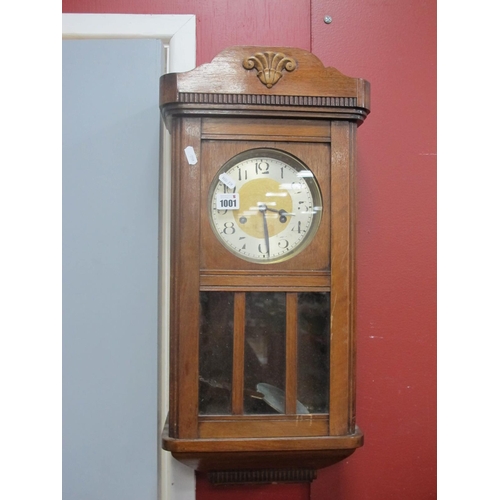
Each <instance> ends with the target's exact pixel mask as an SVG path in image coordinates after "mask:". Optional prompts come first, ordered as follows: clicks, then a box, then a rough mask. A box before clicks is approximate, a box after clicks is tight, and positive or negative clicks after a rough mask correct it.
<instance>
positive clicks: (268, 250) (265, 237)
mask: <svg viewBox="0 0 500 500" xmlns="http://www.w3.org/2000/svg"><path fill="white" fill-rule="evenodd" d="M259 210H260V211H261V213H262V218H263V220H264V240H265V242H266V250H267V252H266V253H267V256H268V257H269V256H270V255H271V249H270V247H269V229H268V227H267V219H266V211H267V210H268V208H267V206H266V205H261V206H260V207H259Z"/></svg>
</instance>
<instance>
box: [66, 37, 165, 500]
mask: <svg viewBox="0 0 500 500" xmlns="http://www.w3.org/2000/svg"><path fill="white" fill-rule="evenodd" d="M160 71H161V44H160V42H159V41H157V40H71V41H70V40H65V41H63V117H62V118H63V221H62V222H63V287H62V291H63V499H64V500H90V499H92V500H101V499H102V500H114V499H116V500H118V499H119V500H129V499H130V500H138V499H141V500H147V499H150V500H154V499H156V497H157V449H158V446H157V357H158V348H157V346H158V339H157V282H158V165H159V121H160V117H159V110H158V79H159V76H160Z"/></svg>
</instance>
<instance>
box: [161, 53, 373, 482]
mask: <svg viewBox="0 0 500 500" xmlns="http://www.w3.org/2000/svg"><path fill="white" fill-rule="evenodd" d="M253 60H258V61H260V62H261V63H262V62H263V64H267V63H269V64H272V61H278V63H279V61H283V60H285V63H284V64H282V65H281V66H280V65H279V64H278V63H276V64H277V65H275V68H274V73H273V72H272V71H270V70H269V68H268V70H269V71H267V75H268V76H266V72H265V71H261V72H258V71H257V68H256V67H255V63H252V61H253ZM249 61H250V62H249ZM266 61H267V62H266ZM290 61H291V62H290ZM252 64H253V65H252ZM264 69H265V68H264ZM271 69H273V68H271ZM276 72H280V75H275V73H276ZM269 75H271V76H269ZM160 107H161V111H162V116H163V118H164V121H165V123H166V125H167V128H168V130H169V132H170V134H171V136H172V161H171V192H172V200H171V203H172V205H171V234H170V235H166V234H165V233H163V234H162V241H165V240H166V238H168V237H170V242H171V252H170V253H171V259H170V265H169V263H168V262H163V263H162V271H161V276H160V279H161V280H163V281H165V280H167V279H168V275H170V297H171V302H170V328H169V329H170V401H169V417H168V421H167V423H166V426H165V430H164V433H163V438H162V439H163V447H164V448H165V449H166V450H169V451H171V452H172V453H173V455H174V457H176V458H177V459H179V460H180V461H182V462H184V463H186V464H187V465H190V466H192V467H194V468H196V469H198V470H204V471H211V472H217V471H219V472H220V471H227V470H233V469H245V470H248V469H252V470H253V469H270V468H272V469H281V470H284V469H287V470H288V469H289V470H294V471H299V472H300V471H304V470H311V471H314V470H316V469H317V468H320V467H325V466H328V465H330V464H332V463H335V462H336V461H338V460H341V459H343V458H345V457H346V456H348V455H350V454H351V453H353V452H354V450H355V449H356V448H358V447H359V446H361V445H362V442H363V435H362V432H361V431H360V430H359V429H358V428H357V427H356V422H355V352H356V343H355V166H356V129H357V126H358V125H359V124H361V123H362V122H363V120H364V118H365V117H366V115H367V114H368V112H369V109H368V108H369V84H368V82H366V81H365V80H362V79H359V78H350V77H346V76H344V75H342V74H341V73H340V72H338V71H337V70H336V69H334V68H325V67H324V66H323V65H322V63H321V62H320V61H319V60H318V59H317V58H316V57H315V56H314V55H312V54H310V53H309V52H307V51H304V50H301V49H293V48H287V47H278V48H272V47H231V48H229V49H226V50H225V51H224V52H222V53H221V54H219V56H217V57H216V58H215V59H214V61H213V62H212V63H210V64H207V65H203V66H200V67H199V68H197V69H195V70H193V71H191V72H187V73H182V74H167V75H164V76H163V77H162V79H161V93H160ZM188 147H191V148H193V150H194V153H195V157H196V158H195V161H194V162H193V161H192V159H191V161H189V159H188V157H187V156H186V153H185V150H186V148H188ZM257 148H270V149H273V150H279V151H283V152H286V153H288V154H290V155H293V156H294V157H296V158H297V159H298V160H300V162H302V163H303V164H304V165H306V166H307V168H308V169H310V171H311V172H312V174H313V175H314V177H315V179H316V182H317V184H318V186H319V189H320V191H321V198H322V214H321V222H320V224H319V227H318V230H317V232H316V234H315V235H314V237H313V238H312V240H311V242H310V243H309V244H308V245H307V246H306V247H305V248H304V249H303V250H302V251H300V252H299V253H297V254H296V255H294V256H293V257H292V258H290V259H288V260H284V261H282V262H275V263H266V264H261V263H259V262H249V261H247V260H244V259H242V258H239V257H238V256H237V255H235V254H234V253H233V252H230V251H229V250H227V249H226V248H224V246H223V245H222V244H221V242H220V241H219V239H218V238H217V236H216V235H215V234H214V230H213V227H212V225H211V223H210V215H209V209H208V207H209V195H210V186H211V185H213V182H214V178H215V177H216V175H217V173H218V172H219V170H220V169H221V167H222V166H223V165H225V164H226V163H227V162H228V161H230V160H231V159H232V158H234V157H235V156H236V155H238V154H241V153H243V152H245V151H247V150H251V149H257ZM162 183H163V189H164V188H165V185H166V183H167V180H166V179H165V178H162ZM161 227H162V228H164V227H165V224H162V225H161ZM163 288H164V287H163ZM217 294H218V295H217ZM259 294H261V295H259ZM257 296H258V297H259V300H260V299H262V300H267V298H271V299H272V300H271V301H270V302H268V303H269V304H271V305H270V306H269V308H270V311H268V312H270V313H272V314H270V316H273V317H277V316H279V317H280V318H281V319H280V321H281V322H280V323H279V324H280V325H281V326H280V327H279V328H278V329H277V330H276V331H274V332H272V333H271V334H267V335H260V336H259V334H258V333H257V334H255V336H254V337H253V338H252V335H253V334H252V333H251V326H249V324H250V323H249V320H248V317H249V312H248V311H249V310H250V309H249V308H250V307H251V304H253V303H255V301H254V298H255V297H257ZM217 297H218V298H220V297H229V300H228V301H226V302H227V303H228V304H229V305H227V306H224V308H222V309H220V308H219V309H217V308H215V309H213V308H212V309H210V307H209V308H207V303H208V304H209V303H210V301H211V300H212V299H214V298H215V299H214V300H215V301H214V302H213V303H214V304H218V302H217V301H218V300H219V299H218V298H217ZM308 297H309V298H310V297H313V299H314V300H315V301H316V302H318V301H317V300H316V299H318V298H319V301H320V302H321V301H322V300H323V302H322V304H323V305H322V307H323V309H322V313H321V314H323V315H326V317H327V318H328V321H327V322H326V330H325V333H324V334H323V337H324V339H326V340H325V341H324V342H323V341H322V345H323V346H326V355H325V356H326V357H324V358H322V359H323V361H322V362H323V363H326V365H325V366H324V367H323V368H324V369H323V368H321V370H319V369H316V372H315V374H316V375H315V377H316V379H317V378H318V375H317V374H318V373H321V374H322V376H323V379H324V380H323V382H322V383H323V386H324V387H325V391H326V392H325V397H324V404H323V403H322V404H321V405H319V406H317V407H315V406H314V404H313V403H310V402H311V401H313V399H314V398H309V397H308V390H309V392H311V391H312V392H314V391H315V390H316V388H317V387H319V385H317V384H316V385H314V384H312V385H309V386H307V384H305V385H304V383H303V382H302V378H303V377H302V375H301V373H303V372H304V367H303V364H304V363H306V364H307V363H309V365H308V366H311V367H312V370H313V371H314V366H313V362H312V361H307V360H306V361H304V358H303V356H302V357H301V351H302V349H303V344H301V342H302V340H301V339H302V338H309V337H312V336H311V335H309V334H308V333H307V332H306V334H305V335H303V334H302V333H301V332H302V331H303V330H304V328H306V330H307V327H304V326H303V324H304V321H303V320H301V317H300V315H301V311H302V306H301V301H302V300H306V299H307V298H308ZM322 297H326V302H324V299H323V298H322ZM224 300H225V299H224ZM162 302H163V301H162ZM222 302H223V301H221V302H220V303H221V304H222ZM217 307H219V306H217ZM214 311H215V312H214ZM262 321H264V320H263V319H262ZM311 328H313V326H312V325H311V326H310V331H311V332H312V330H311ZM313 329H314V328H313ZM222 330H224V331H226V334H227V339H228V340H227V341H224V342H225V343H223V344H224V345H226V348H227V351H225V352H226V354H225V355H224V356H219V357H217V356H212V354H211V353H212V352H214V353H217V349H218V347H217V346H218V345H219V344H217V342H218V341H217V336H218V335H223V332H222ZM278 330H279V331H278ZM279 336H281V337H280V338H281V340H280V341H279V342H278V341H277V340H276V338H277V337H279ZM221 338H222V337H221ZM257 340H258V342H257ZM259 342H260V343H262V342H264V343H265V344H266V346H267V347H266V348H265V349H264V351H265V352H274V351H276V350H280V352H281V357H278V358H279V362H277V366H278V365H279V370H278V371H279V373H280V375H279V376H277V378H276V379H275V380H279V383H280V384H281V387H280V389H279V390H280V391H281V392H280V394H282V400H283V401H282V406H281V407H279V410H278V411H274V412H273V411H271V412H265V411H262V412H260V411H253V410H252V411H250V410H249V408H250V407H249V406H248V404H247V401H248V399H247V398H248V393H251V392H252V391H253V392H254V393H255V391H256V389H257V392H259V391H258V389H259V388H260V389H261V392H263V388H265V387H267V385H271V384H267V385H266V384H264V385H263V384H261V385H260V386H257V387H255V385H254V386H250V385H249V383H248V380H249V378H248V371H249V370H248V368H245V364H246V363H247V357H248V356H247V355H248V351H249V349H250V347H249V343H250V344H252V343H253V344H252V345H253V347H252V349H254V350H255V349H257V351H256V352H257V353H258V354H259V353H260V355H261V358H262V352H264V351H262V348H260V347H255V345H257V344H258V343H259ZM220 345H222V344H220ZM259 345H260V344H259ZM214 346H215V347H214ZM227 346H229V348H228V347H227ZM210 349H212V351H210ZM259 349H261V351H259ZM266 349H267V350H266ZM245 356H247V357H245ZM223 358H225V359H227V360H228V364H227V366H228V367H227V368H226V369H225V370H226V371H225V372H224V373H225V374H224V375H223V376H222V375H220V376H219V379H218V380H215V381H211V377H210V375H213V374H218V373H219V374H220V373H222V371H221V370H222V368H221V366H220V365H221V364H223V363H221V362H220V359H223ZM278 358H277V359H278ZM259 359H260V358H259ZM325 360H326V361H325ZM261 361H262V359H261ZM266 362H267V361H266ZM322 366H323V365H322ZM207 367H208V368H207ZM275 371H276V370H275ZM206 373H208V375H209V376H207V377H206V376H205V374H206ZM207 380H208V384H209V385H210V384H211V389H210V390H211V391H212V392H214V393H215V392H217V390H218V391H219V392H220V391H226V396H225V397H226V399H225V401H226V403H224V404H225V405H226V406H224V407H220V408H223V410H222V411H212V410H210V409H209V410H207V408H211V406H210V405H209V406H206V404H205V401H204V397H205V395H206V393H207V390H206V389H207ZM273 380H274V379H273ZM307 387H309V389H307ZM208 392H210V391H208ZM301 395H302V396H301ZM261 396H262V394H261ZM298 396H300V397H302V398H304V399H305V400H306V402H307V404H306V406H307V405H309V410H305V411H304V412H302V411H299V402H297V401H298ZM222 399H223V398H222ZM217 404H219V403H217ZM204 405H205V406H204ZM322 405H323V406H322ZM300 408H302V406H300ZM314 408H316V409H314ZM318 408H319V410H318ZM301 413H302V414H301ZM305 413H307V414H305ZM263 474H264V473H263ZM299 475H300V474H299ZM313 475H314V474H313ZM292 476H293V474H292ZM292 476H286V474H285V476H283V477H288V478H290V477H292ZM306 476H307V475H306ZM224 477H225V476H224ZM262 477H268V476H266V474H264V475H263V476H262ZM293 477H295V476H293ZM297 477H298V476H297ZM307 477H310V476H307ZM284 480H286V479H284ZM309 480H310V479H309Z"/></svg>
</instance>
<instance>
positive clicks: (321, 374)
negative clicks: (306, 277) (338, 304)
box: [297, 293, 330, 413]
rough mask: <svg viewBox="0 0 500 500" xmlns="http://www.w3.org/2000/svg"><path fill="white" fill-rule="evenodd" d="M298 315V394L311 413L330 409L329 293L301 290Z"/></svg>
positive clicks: (325, 411)
mask: <svg viewBox="0 0 500 500" xmlns="http://www.w3.org/2000/svg"><path fill="white" fill-rule="evenodd" d="M297 316H298V332H297V335H298V338H297V351H298V352H297V360H298V380H297V397H298V399H299V401H300V402H301V403H303V404H304V405H305V406H306V407H307V409H308V410H309V412H310V413H327V412H328V399H329V398H328V392H329V391H328V388H329V378H330V370H329V360H330V294H329V293H300V294H299V303H298V311H297Z"/></svg>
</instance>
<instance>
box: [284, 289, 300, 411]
mask: <svg viewBox="0 0 500 500" xmlns="http://www.w3.org/2000/svg"><path fill="white" fill-rule="evenodd" d="M297 298H298V294H297V293H287V294H286V397H285V413H286V414H294V413H297Z"/></svg>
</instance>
